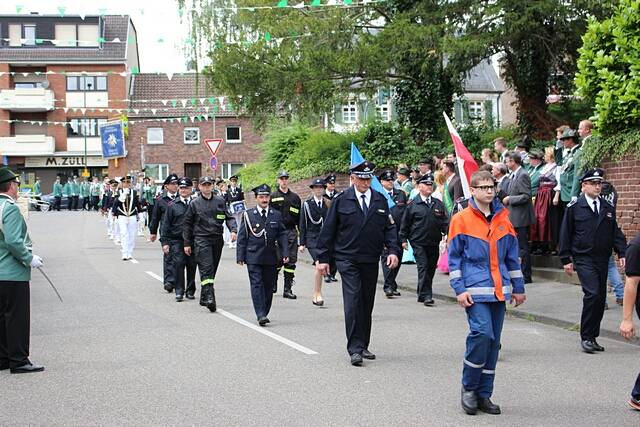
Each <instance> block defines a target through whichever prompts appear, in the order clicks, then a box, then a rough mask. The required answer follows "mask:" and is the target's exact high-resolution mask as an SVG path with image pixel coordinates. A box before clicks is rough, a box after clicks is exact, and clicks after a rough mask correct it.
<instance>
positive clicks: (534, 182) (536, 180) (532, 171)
mask: <svg viewBox="0 0 640 427" xmlns="http://www.w3.org/2000/svg"><path fill="white" fill-rule="evenodd" d="M542 166H543V164H542V163H540V164H539V165H538V166H535V167H534V166H531V165H529V168H528V169H527V172H529V177H530V178H531V197H535V196H536V195H537V194H538V187H540V170H542Z"/></svg>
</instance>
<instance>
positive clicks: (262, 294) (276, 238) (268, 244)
mask: <svg viewBox="0 0 640 427" xmlns="http://www.w3.org/2000/svg"><path fill="white" fill-rule="evenodd" d="M251 191H253V193H254V194H255V196H256V201H257V202H258V205H257V206H256V207H255V208H254V209H251V210H247V211H244V212H243V214H242V219H241V224H240V230H239V233H238V245H237V251H236V262H237V263H238V265H245V264H246V265H247V272H248V273H249V283H250V286H251V300H252V301H253V309H254V311H255V313H256V317H257V319H258V324H259V325H260V326H265V325H266V324H267V323H271V321H270V320H269V317H267V316H269V312H270V311H271V303H272V301H273V288H274V287H275V286H276V282H277V281H278V268H277V266H278V265H281V264H286V263H287V262H288V261H289V259H288V257H289V233H288V231H287V228H286V226H285V225H284V222H283V221H282V214H281V213H280V211H278V210H275V209H273V208H272V207H271V206H270V204H269V200H270V199H271V188H270V187H269V186H268V185H267V184H262V185H259V186H257V187H255V188H254V189H253V190H251Z"/></svg>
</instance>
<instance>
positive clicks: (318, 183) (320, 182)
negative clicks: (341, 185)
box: [309, 178, 327, 188]
mask: <svg viewBox="0 0 640 427" xmlns="http://www.w3.org/2000/svg"><path fill="white" fill-rule="evenodd" d="M313 187H322V188H326V187H327V184H326V183H325V182H324V179H322V178H316V179H314V180H313V182H312V183H311V184H309V188H313Z"/></svg>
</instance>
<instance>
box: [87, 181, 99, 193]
mask: <svg viewBox="0 0 640 427" xmlns="http://www.w3.org/2000/svg"><path fill="white" fill-rule="evenodd" d="M101 187H102V183H101V182H97V183H93V182H92V183H91V184H90V188H89V192H90V193H91V195H92V196H99V195H100V188H101Z"/></svg>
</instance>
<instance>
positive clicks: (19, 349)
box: [0, 167, 44, 374]
mask: <svg viewBox="0 0 640 427" xmlns="http://www.w3.org/2000/svg"><path fill="white" fill-rule="evenodd" d="M19 188H20V181H19V180H18V176H17V175H16V174H14V173H13V172H11V171H10V170H9V169H8V168H4V167H3V168H0V371H3V370H6V369H11V373H12V374H23V373H31V372H40V371H44V366H39V365H36V364H35V363H31V361H30V360H29V327H30V319H29V315H30V301H29V299H30V298H29V280H30V279H31V268H39V267H42V258H40V257H39V256H38V255H35V254H33V253H32V249H31V239H30V238H29V235H28V234H27V224H26V223H25V222H24V218H22V215H21V214H20V209H19V208H18V206H17V205H16V203H15V201H16V199H17V198H18V189H19Z"/></svg>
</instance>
